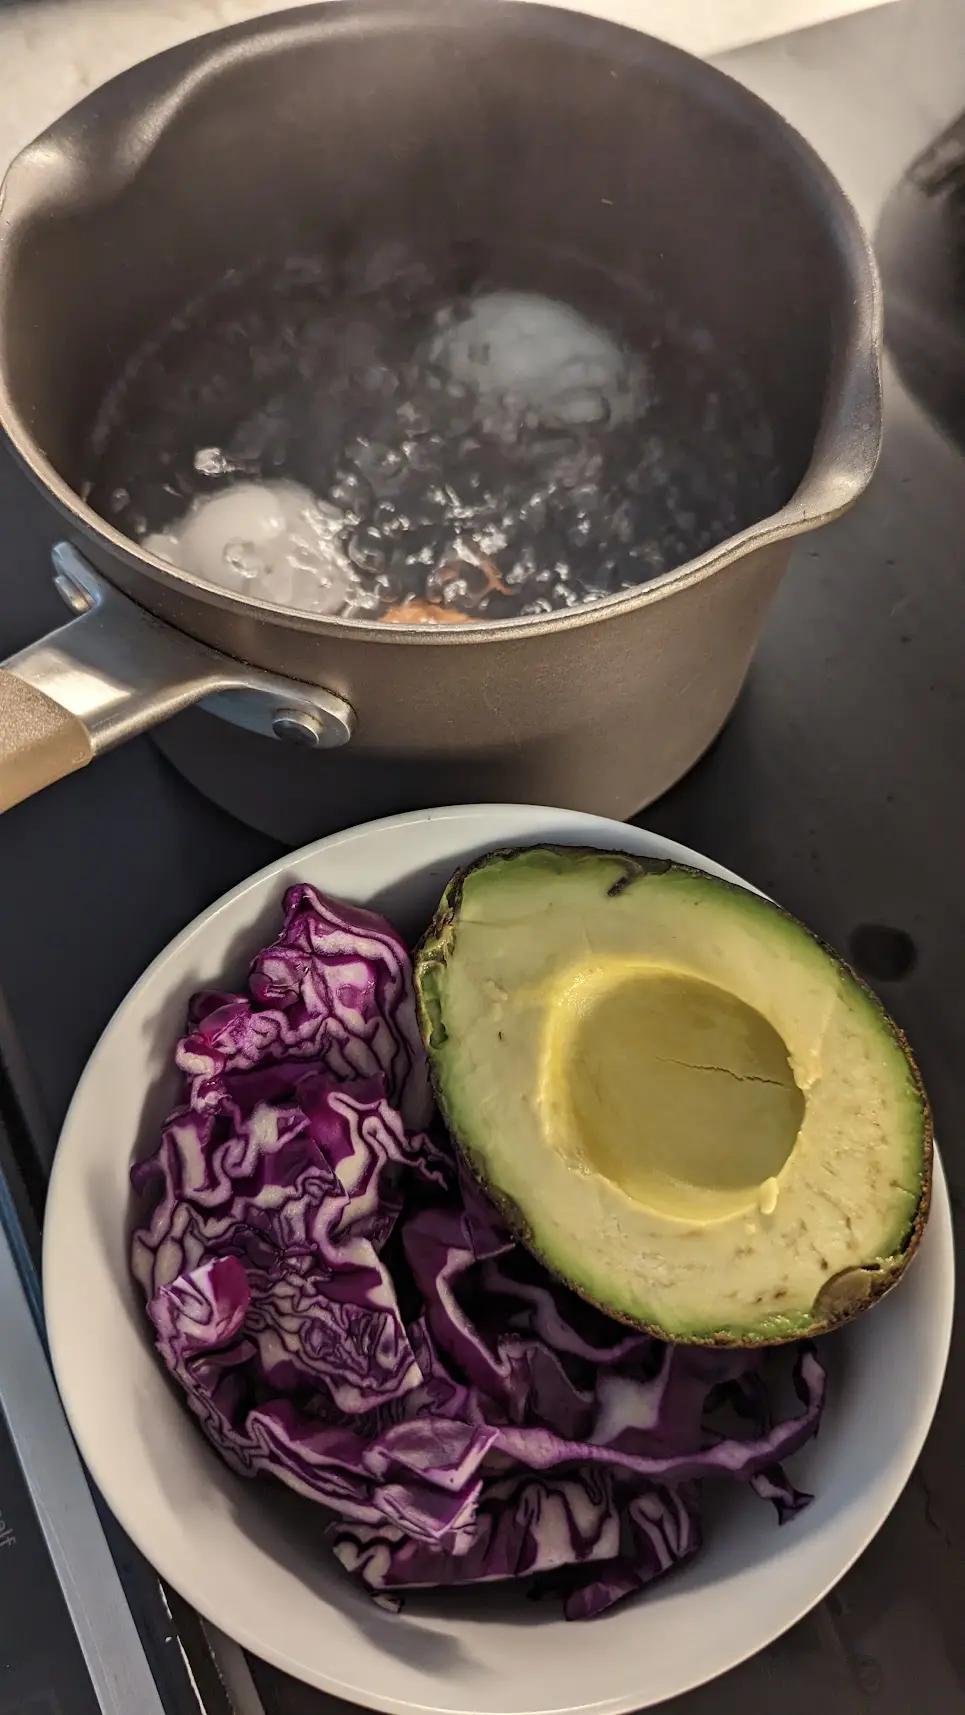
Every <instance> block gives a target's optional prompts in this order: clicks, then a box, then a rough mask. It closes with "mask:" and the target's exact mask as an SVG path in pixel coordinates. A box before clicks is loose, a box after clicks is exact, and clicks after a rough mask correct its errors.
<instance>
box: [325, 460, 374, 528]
mask: <svg viewBox="0 0 965 1715" xmlns="http://www.w3.org/2000/svg"><path fill="white" fill-rule="evenodd" d="M328 497H329V500H330V501H331V503H332V505H333V506H337V507H338V508H339V509H340V511H342V512H345V513H347V514H348V515H349V516H350V517H353V518H354V519H355V520H356V522H358V521H359V520H361V519H362V518H364V517H365V514H366V513H367V512H368V510H369V507H370V506H371V504H372V490H371V488H370V487H369V484H368V483H367V482H366V480H365V478H364V476H362V475H361V473H360V472H359V471H357V470H346V471H340V472H339V474H338V476H337V477H336V479H335V481H334V482H333V484H332V486H331V488H330V489H329V491H328Z"/></svg>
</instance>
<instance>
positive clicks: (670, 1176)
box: [541, 961, 804, 1222]
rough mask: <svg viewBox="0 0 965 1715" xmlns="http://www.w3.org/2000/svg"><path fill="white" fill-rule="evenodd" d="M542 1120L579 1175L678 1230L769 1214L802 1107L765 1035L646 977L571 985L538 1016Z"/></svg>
mask: <svg viewBox="0 0 965 1715" xmlns="http://www.w3.org/2000/svg"><path fill="white" fill-rule="evenodd" d="M543 1073H544V1075H543V1081H542V1092H541V1093H542V1097H543V1100H542V1104H541V1105H542V1106H543V1108H544V1114H545V1116H546V1117H547V1118H549V1119H550V1128H549V1129H550V1138H551V1141H553V1142H554V1144H555V1146H556V1147H558V1148H561V1149H562V1151H563V1153H565V1154H566V1155H567V1156H568V1157H569V1158H570V1159H571V1160H572V1161H573V1164H574V1165H575V1166H578V1167H579V1168H581V1169H582V1170H583V1171H590V1172H593V1173H596V1174H600V1175H602V1176H603V1177H604V1178H606V1179H608V1180H609V1181H610V1182H611V1183H612V1184H614V1185H616V1186H618V1187H619V1188H620V1189H621V1190H622V1191H623V1192H624V1193H625V1194H626V1195H627V1196H628V1197H630V1198H632V1199H633V1201H634V1202H636V1203H639V1204H642V1205H644V1206H645V1207H646V1208H649V1209H651V1210H653V1211H654V1212H655V1213H660V1214H664V1215H668V1216H670V1217H672V1218H676V1219H679V1220H684V1221H696V1222H701V1221H713V1220H721V1219H726V1218H727V1217H729V1216H731V1215H733V1214H735V1213H737V1212H739V1211H740V1210H741V1209H750V1208H753V1207H757V1208H759V1209H760V1210H762V1211H763V1213H765V1214H769V1213H770V1212H771V1211H772V1210H773V1208H774V1206H775V1203H776V1199H777V1196H778V1192H779V1187H778V1183H777V1181H778V1175H779V1174H780V1172H781V1169H782V1168H783V1167H784V1165H785V1163H786V1162H787V1160H788V1158H789V1156H790V1154H791V1151H792V1149H793V1148H794V1144H795V1141H796V1139H797V1135H798V1132H799V1130H800V1127H801V1121H802V1119H803V1117H804V1096H803V1095H802V1093H801V1091H800V1089H799V1088H798V1086H797V1084H796V1083H795V1081H794V1076H793V1073H792V1071H791V1067H790V1064H789V1062H788V1053H787V1048H786V1047H785V1044H784V1042H783V1041H782V1040H781V1037H780V1036H779V1035H778V1033H777V1031H776V1030H775V1029H774V1028H773V1026H772V1025H771V1024H770V1023H769V1022H768V1020H767V1019H766V1018H764V1017H763V1016H762V1015H761V1014H760V1013H759V1012H757V1011H755V1010H754V1008H753V1007H750V1006H748V1005H747V1004H746V1002H744V1001H743V1000H741V999H739V998H738V996H737V995H734V994H731V993H729V992H728V991H727V990H725V989H721V988H718V987H716V986H715V985H714V984H712V983H708V982H703V981H702V980H701V979H700V978H697V977H691V976H689V975H687V974H685V973H681V972H677V971H668V970H663V969H661V968H659V967H653V966H649V967H648V966H643V967H636V968H634V967H632V966H630V967H629V968H628V967H627V966H626V965H625V964H624V963H623V962H622V961H619V962H615V968H614V967H613V966H611V967H610V968H606V967H604V968H597V969H584V970H580V971H578V972H576V973H573V972H572V971H571V972H570V973H569V976H568V977H567V978H566V979H564V982H563V983H562V984H561V985H560V988H559V989H558V990H557V993H556V995H555V997H554V1003H553V1005H552V1006H551V1007H550V1022H549V1027H548V1031H547V1037H546V1042H545V1053H544V1060H543Z"/></svg>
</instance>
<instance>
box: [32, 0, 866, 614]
mask: <svg viewBox="0 0 965 1715" xmlns="http://www.w3.org/2000/svg"><path fill="white" fill-rule="evenodd" d="M497 10H498V12H499V14H500V21H501V24H502V25H503V26H504V27H505V28H506V29H507V30H509V31H511V32H512V31H517V30H523V31H525V32H527V33H531V32H533V31H534V30H535V31H537V32H540V33H545V34H551V35H552V36H553V37H554V39H556V40H557V41H561V42H563V43H564V44H566V45H571V46H573V47H574V48H576V49H577V50H579V51H580V52H583V53H587V52H595V53H599V54H601V55H604V56H605V57H607V58H609V59H614V58H616V57H618V58H619V60H620V63H621V64H624V65H626V66H627V67H633V66H634V65H636V64H640V63H643V62H644V61H646V62H647V63H649V64H651V65H652V63H653V61H654V60H655V59H656V60H657V61H658V62H662V64H663V65H664V66H665V67H666V69H667V72H668V75H672V76H673V77H674V78H675V79H676V80H677V81H678V82H683V83H685V84H686V83H688V82H689V83H690V85H691V87H692V88H693V89H694V90H695V91H696V93H697V94H698V96H699V97H700V98H701V99H703V100H704V101H705V102H708V103H713V104H714V105H717V106H723V107H725V108H726V109H727V111H728V112H729V113H730V114H731V115H732V116H734V117H736V118H737V119H738V120H739V121H740V122H742V123H743V124H744V125H746V126H747V127H748V128H750V129H754V128H757V129H760V128H762V127H763V128H766V129H767V131H768V132H769V136H770V143H771V146H773V145H774V144H775V143H777V142H780V144H782V145H783V148H784V151H785V154H786V156H787V158H788V160H789V162H790V163H792V164H795V165H796V167H797V171H798V173H799V175H800V177H801V178H802V179H803V180H810V186H811V189H812V192H813V193H814V194H815V195H817V196H819V197H821V198H822V200H823V201H824V202H825V204H826V206H827V212H828V219H829V222H830V223H831V224H832V225H833V226H834V228H835V231H836V235H837V240H838V245H839V248H840V250H841V252H842V256H843V260H844V262H845V264H846V266H847V268H848V270H849V271H850V274H851V277H852V280H853V285H854V296H853V301H852V303H851V306H850V309H851V325H850V327H849V329H848V337H847V339H846V341H845V342H844V343H843V349H841V350H840V351H839V352H838V354H837V369H838V371H839V373H838V375H837V377H836V386H835V387H833V389H832V391H831V392H830V393H829V396H828V397H827V398H826V399H825V402H824V405H823V408H822V412H821V417H820V421H819V424H818V429H817V433H816V436H815V445H814V448H813V450H812V455H811V460H810V462H809V464H808V467H807V469H806V471H805V473H804V476H803V478H802V480H801V482H800V483H799V484H798V487H797V489H796V490H795V492H794V493H793V494H792V495H791V496H790V498H789V499H788V500H787V501H786V502H785V504H784V505H783V506H782V507H780V508H779V509H778V511H776V512H774V513H771V514H769V515H768V516H767V517H765V518H763V519H760V520H758V521H757V522H756V523H754V524H751V525H748V526H747V527H746V528H745V529H744V530H742V531H740V532H738V534H737V535H734V536H730V537H727V538H726V540H725V541H723V542H721V543H718V544H717V546H716V547H714V548H710V549H708V550H707V551H706V552H705V553H703V554H701V555H699V556H697V557H696V558H695V559H692V560H688V561H686V562H685V563H684V564H683V565H682V566H677V567H674V568H673V569H672V570H670V571H668V572H663V573H661V574H660V575H659V576H658V577H655V578H652V579H650V580H648V581H647V582H646V583H643V584H641V585H640V586H639V588H637V589H634V590H628V591H622V592H620V593H618V594H616V595H611V596H606V597H603V598H602V599H601V600H598V601H592V602H587V603H585V604H583V605H581V606H580V607H577V608H566V609H563V610H561V611H556V612H553V613H549V614H539V615H536V614H534V615H527V616H526V617H525V618H519V617H517V618H511V619H487V620H476V621H474V622H473V623H472V624H471V625H468V626H445V625H440V626H432V625H426V624H419V623H418V622H413V623H412V624H393V625H386V624H385V623H384V622H383V621H381V620H377V619H339V618H336V617H332V616H327V615H320V614H311V613H301V612H299V611H297V610H295V609H292V608H289V607H284V606H282V605H280V604H279V603H275V602H268V601H262V600H256V599H253V598H251V597H249V596H245V595H241V594H238V593H235V592H232V591H230V590H224V589H219V588H217V587H216V586H215V585H211V584H206V583H204V582H202V580H201V579H199V578H196V577H194V576H193V574H191V573H190V572H187V571H184V570H182V569H181V568H179V567H174V566H170V565H168V563H167V562H166V561H164V560H162V559H159V558H158V557H157V556H156V555H154V554H149V553H147V552H146V551H145V550H144V549H143V548H142V547H141V546H140V545H139V544H137V543H135V542H134V541H133V540H132V539H131V538H129V537H127V536H125V535H123V534H122V533H121V532H120V531H119V530H117V529H116V528H115V527H114V526H113V525H112V524H111V523H109V522H108V520H106V519H104V518H102V517H101V516H100V515H99V514H98V513H97V512H95V511H94V510H93V509H92V508H91V507H90V506H88V505H87V503H86V501H85V500H84V499H83V498H82V497H81V496H80V495H79V494H77V493H76V492H75V490H74V489H73V488H71V486H70V485H69V484H68V483H67V482H65V481H64V479H63V478H62V477H61V476H60V475H59V473H58V472H57V470H56V469H55V468H54V466H53V465H52V464H51V462H50V461H49V459H48V458H47V456H46V455H45V453H44V452H43V450H42V448H41V447H40V445H39V444H38V442H37V441H36V440H35V439H34V437H33V435H32V434H31V432H30V430H29V428H28V427H27V424H26V423H25V422H24V420H23V417H22V415H21V414H20V412H19V411H18V410H17V408H16V406H15V405H14V403H13V401H12V399H11V397H10V392H9V388H8V386H7V379H6V374H5V369H4V364H3V352H2V347H0V431H2V432H3V434H4V435H5V436H6V439H7V441H8V442H9V444H10V446H11V448H12V450H13V451H14V453H15V454H16V456H17V457H18V459H19V461H20V463H21V464H22V465H23V466H24V468H25V470H26V472H27V474H28V475H29V476H30V477H31V478H32V480H33V481H34V483H35V484H36V485H37V486H38V487H39V488H40V489H41V490H42V491H44V492H45V493H47V494H48V495H49V496H50V498H52V499H53V500H54V502H55V503H56V505H57V507H58V509H59V511H60V512H61V514H62V515H63V517H64V518H65V519H66V521H67V523H68V526H70V527H73V529H74V530H75V531H76V532H77V533H78V534H79V535H80V537H81V538H82V539H84V540H86V541H88V542H94V543H96V544H97V545H98V546H99V547H100V548H101V549H102V550H104V551H105V552H106V553H107V554H108V555H110V556H113V557H114V559H115V560H118V559H119V560H120V561H121V562H122V564H123V565H124V566H125V567H126V568H128V569H129V570H131V571H134V572H136V573H138V574H140V575H141V576H143V577H144V578H145V579H146V580H147V581H148V583H149V584H153V585H156V586H160V587H161V588H162V589H165V590H167V591H168V592H170V593H173V594H175V595H178V596H180V597H182V598H186V599H188V600H191V601H199V602H202V603H204V604H205V605H206V606H208V607H214V608H217V609H220V610H222V611H227V612H229V613H233V614H235V615H236V616H238V617H244V618H245V619H247V620H251V619H253V618H254V619H258V620H261V621H263V622H266V623H268V624H270V625H272V626H273V627H279V628H281V629H284V630H290V631H301V632H308V633H311V634H314V635H321V636H327V637H343V638H346V639H350V638H351V639H354V640H356V641H361V640H365V641H367V642H373V643H382V644H392V643H401V644H422V645H426V646H429V647H441V646H443V645H445V646H452V645H458V646H460V647H472V646H473V645H478V644H482V643H486V642H490V643H492V642H495V641H508V640H511V639H512V640H515V639H524V638H527V637H536V636H546V635H548V634H549V633H552V632H556V631H559V630H561V629H562V628H563V627H566V629H568V630H569V629H573V628H575V627H577V626H585V625H592V624H596V623H598V622H599V621H601V620H604V619H611V618H617V617H619V616H621V615H623V614H625V613H629V612H631V611H635V610H636V609H638V608H643V607H647V606H649V605H650V604H651V603H653V602H656V601H661V600H663V599H664V597H666V596H669V595H673V594H677V593H678V592H682V591H684V590H686V589H689V588H692V587H693V586H694V585H696V584H699V583H702V582H703V581H704V580H705V579H706V578H709V577H712V576H713V575H714V574H715V573H716V572H718V571H720V570H722V569H723V568H724V567H726V566H727V565H729V564H731V563H732V562H733V561H735V560H737V559H740V558H742V557H743V556H744V555H746V554H747V553H749V552H751V551H753V550H757V549H761V548H766V547H769V546H771V545H772V544H774V543H776V542H781V541H786V540H791V539H793V538H794V537H795V536H798V535H801V534H803V533H805V532H806V531H810V530H813V529H816V528H818V527H819V526H821V525H823V524H826V523H829V522H830V521H831V520H832V519H834V518H836V517H838V516H840V514H841V513H843V512H845V511H846V510H847V509H848V507H849V506H850V505H851V504H852V503H853V501H854V500H856V499H857V498H858V496H859V494H860V493H861V492H862V491H863V489H864V488H865V487H866V486H867V484H868V482H869V481H870V479H871V476H872V474H873V472H874V468H875V465H876V463H877V459H878V452H879V449H880V442H881V377H880V352H881V344H882V332H883V309H882V302H881V288H880V282H879V278H878V270H877V265H876V262H875V258H874V253H873V249H872V245H871V240H870V238H869V237H868V235H867V234H866V232H865V230H864V228H863V226H862V225H861V222H860V221H859V219H858V216H857V213H856V211H855V209H854V207H853V204H852V203H851V201H850V199H849V198H848V196H847V195H846V193H845V192H844V190H843V189H842V187H841V185H840V184H839V182H838V180H837V179H836V178H835V176H834V174H833V173H832V172H831V170H830V168H829V167H828V166H827V165H826V164H825V162H824V161H823V160H822V159H821V157H820V156H819V155H818V153H817V151H816V150H815V149H813V148H812V146H811V144H810V143H808V142H807V140H806V139H805V138H804V137H803V136H802V135H801V133H800V132H798V131H797V130H796V129H795V128H794V127H793V126H792V125H790V124H789V123H788V121H787V120H786V119H784V117H783V115H781V114H780V113H778V112H777V111H776V109H774V108H772V107H770V106H769V104H768V103H766V102H764V101H762V100H761V98H760V97H759V96H757V95H755V94H754V93H753V92H752V91H751V90H749V89H747V88H745V87H744V85H743V84H741V83H739V82H738V81H737V80H736V79H735V78H732V77H731V76H730V75H729V74H728V73H726V72H723V71H721V70H720V69H719V68H718V67H716V66H714V65H711V64H709V63H708V62H706V61H704V60H701V59H699V58H697V57H696V56H695V55H692V54H688V53H686V52H685V51H684V50H682V49H680V48H676V47H673V46H671V45H670V44H669V43H666V42H662V41H660V40H658V39H657V38H655V37H653V36H649V35H647V34H645V33H644V32H643V31H639V30H636V29H633V28H632V27H630V26H628V25H624V24H618V23H615V22H611V21H610V20H608V19H602V18H598V17H594V16H590V15H588V14H585V13H582V12H578V11H571V10H569V9H567V8H565V7H562V6H555V5H551V4H545V3H543V0H538V3H534V0H404V4H403V3H400V0H323V3H322V4H318V3H316V4H310V5H306V6H300V7H295V8H293V9H291V10H289V11H284V12H273V13H269V14H267V15H264V16H262V17H258V18H253V19H248V20H245V21H243V22H241V23H237V24H231V25H228V26H226V27H224V28H222V29H218V30H212V31H208V32H205V33H204V34H202V35H200V36H197V37H194V38H192V39H191V40H189V41H188V42H185V43H183V44H181V45H180V46H178V47H174V48H168V49H166V50H164V51H162V52H161V53H158V54H153V55H150V56H149V57H148V58H147V59H145V60H141V61H138V62H137V63H136V64H135V65H133V66H130V67H128V68H127V70H126V71H122V72H120V73H118V74H117V76H115V77H113V78H111V79H109V80H108V82H107V83H105V84H102V85H100V86H99V87H97V88H95V89H94V90H93V91H92V92H91V93H90V94H88V95H87V96H85V97H84V98H83V99H82V100H81V101H80V102H78V103H76V104H75V105H74V106H73V107H71V108H70V109H69V110H68V111H67V112H66V113H65V114H63V115H62V116H61V117H60V118H59V119H58V120H55V122H54V123H53V125H51V126H49V127H48V128H47V130H45V131H44V132H42V133H41V135H40V136H39V137H37V138H36V139H35V140H34V141H33V142H32V143H29V144H28V145H27V146H26V147H25V148H24V149H23V150H21V151H20V153H19V154H18V155H16V156H15V157H14V159H13V161H12V162H11V163H10V166H9V167H8V169H7V172H6V174H5V176H4V178H3V180H2V182H0V253H2V247H3V243H4V236H5V229H9V228H14V229H15V228H16V225H17V224H18V220H19V219H20V218H22V214H23V212H24V209H25V208H29V206H30V204H31V203H32V201H33V198H32V193H31V186H30V179H31V177H32V174H33V171H34V162H35V160H37V159H40V160H41V161H42V159H43V157H44V156H46V157H47V159H48V160H49V155H50V151H51V149H53V150H55V151H57V152H59V151H60V150H61V148H62V141H61V138H62V135H63V134H64V133H65V132H66V133H69V132H70V131H71V130H73V129H75V128H77V127H79V126H80V125H81V124H82V123H83V121H84V119H85V118H88V117H89V118H90V120H91V122H92V123H96V107H97V104H98V103H99V101H100V100H101V98H102V97H103V96H104V94H105V92H106V91H112V92H116V94H117V95H123V94H124V93H125V92H124V86H125V84H135V83H136V82H137V80H138V79H143V78H144V77H145V75H148V76H150V75H151V74H153V76H154V80H155V87H154V90H153V92H149V93H150V94H151V95H152V97H153V98H152V99H151V100H150V101H149V103H148V108H149V111H147V112H146V113H145V122H144V124H143V125H142V129H141V133H140V139H139V141H140V144H141V147H140V149H139V150H137V151H136V152H135V153H136V159H135V160H134V162H133V165H131V166H130V167H129V169H128V176H130V175H131V174H133V175H136V173H137V172H138V171H139V169H140V167H141V165H142V164H143V161H144V159H145V158H146V157H147V155H149V153H150V152H151V149H152V148H153V146H154V142H155V140H156V137H157V136H158V135H159V132H160V130H161V128H162V126H163V123H164V121H165V120H166V119H168V118H170V117H171V115H172V114H173V113H174V112H176V111H177V109H178V107H179V106H180V105H181V104H182V103H183V102H184V101H185V100H187V99H189V98H190V97H192V96H194V95H196V94H197V92H198V90H199V88H200V87H202V86H203V85H204V84H205V83H206V82H207V81H208V79H209V78H211V77H213V76H215V75H217V74H218V73H219V72H221V71H223V70H224V69H225V68H226V67H228V66H230V65H231V64H232V63H234V62H236V61H238V60H239V59H241V58H243V57H247V56H248V55H249V53H250V51H251V48H252V45H253V44H255V43H257V44H259V45H260V46H262V47H266V48H269V49H270V48H272V47H278V46H284V45H287V44H288V43H290V42H291V41H292V39H293V38H297V37H299V36H300V35H302V34H304V33H306V32H307V33H309V34H311V35H312V36H314V35H316V34H317V33H322V34H323V35H326V36H330V37H333V36H337V35H339V34H340V33H342V32H343V31H345V30H346V29H348V28H352V27H354V26H356V25H357V24H358V23H359V22H360V21H362V20H365V21H367V22H371V21H374V22H375V23H376V24H377V25H381V26H382V27H383V28H390V27H391V28H405V29H411V28H417V27H422V28H425V27H426V26H427V25H428V24H431V22H432V21H433V20H438V19H439V18H440V17H443V18H445V19H446V21H447V22H448V20H449V19H451V20H452V23H453V24H458V23H459V22H460V21H461V20H464V19H465V18H466V17H467V15H472V14H476V15H479V14H482V13H487V12H489V13H494V12H496V11H497ZM617 50H618V52H617ZM115 99H116V96H115ZM138 99H139V102H140V101H142V100H143V95H139V97H138ZM159 121H160V123H159ZM18 204H19V205H21V206H20V207H19V209H18ZM0 267H2V254H0ZM108 575H109V574H108Z"/></svg>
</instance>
